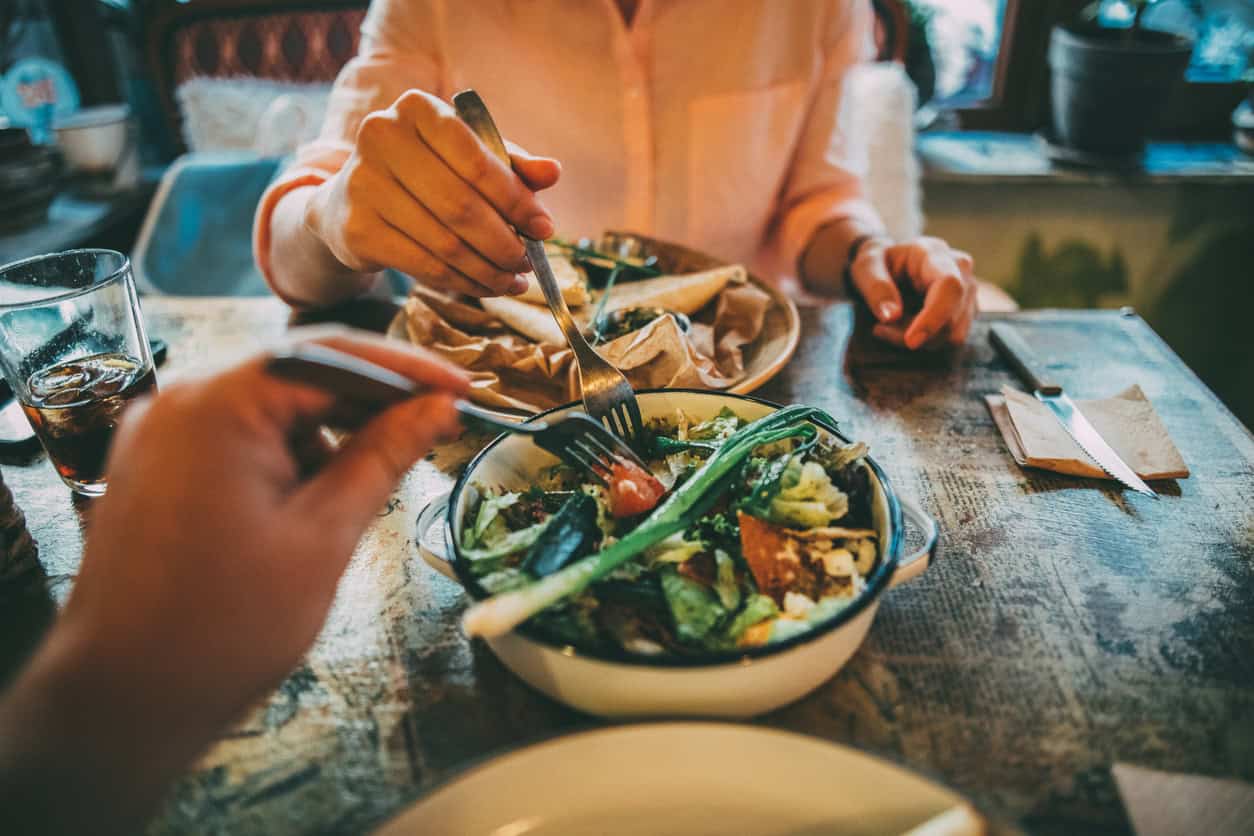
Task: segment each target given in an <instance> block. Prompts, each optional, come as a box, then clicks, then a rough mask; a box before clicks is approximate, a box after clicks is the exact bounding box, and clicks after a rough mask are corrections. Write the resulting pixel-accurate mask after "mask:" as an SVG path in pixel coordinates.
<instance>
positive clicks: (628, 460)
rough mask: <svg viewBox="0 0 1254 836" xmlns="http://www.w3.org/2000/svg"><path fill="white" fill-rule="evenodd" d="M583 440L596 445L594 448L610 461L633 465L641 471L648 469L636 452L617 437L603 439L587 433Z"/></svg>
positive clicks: (592, 433)
mask: <svg viewBox="0 0 1254 836" xmlns="http://www.w3.org/2000/svg"><path fill="white" fill-rule="evenodd" d="M585 438H586V439H587V441H588V442H589V443H591V444H594V445H596V447H597V448H598V449H599V450H600V451H601V452H602V453H603V454H604V455H606V456H609V457H610V459H611V460H612V461H616V462H619V463H621V464H634V465H636V466H637V467H639V468H641V469H642V470H648V469H649V467H648V465H646V464H645V463H644V460H642V459H641V458H640V456H638V455H636V451H635V450H633V449H631V447H630V446H629V445H628V444H627V443H626V442H624V441H623V440H622V439H620V438H618V437H617V436H614V435H611V436H604V437H603V436H600V435H598V434H596V433H594V432H591V431H589V432H588V434H587V435H586V436H585Z"/></svg>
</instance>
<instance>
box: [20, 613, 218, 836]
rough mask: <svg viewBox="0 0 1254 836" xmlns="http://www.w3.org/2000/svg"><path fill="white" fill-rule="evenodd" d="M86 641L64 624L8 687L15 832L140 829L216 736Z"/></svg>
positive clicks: (208, 726)
mask: <svg viewBox="0 0 1254 836" xmlns="http://www.w3.org/2000/svg"><path fill="white" fill-rule="evenodd" d="M83 647H85V643H82V642H76V641H75V640H74V639H73V637H72V636H70V635H68V633H67V631H65V630H62V629H60V625H58V627H57V628H54V630H53V633H52V635H50V636H49V639H48V641H46V642H45V644H44V645H43V647H42V648H41V649H40V650H39V651H38V653H37V654H36V656H35V658H34V659H33V660H32V661H31V663H30V664H29V665H28V666H27V668H26V670H24V671H23V672H22V674H21V675H20V676H19V677H18V679H17V680H16V681H15V682H14V683H13V685H12V686H11V687H10V688H9V689H8V691H7V692H6V693H4V694H2V695H0V821H3V822H5V826H6V829H8V828H11V832H13V833H23V834H42V833H49V834H51V833H102V834H109V833H136V832H140V831H141V830H142V825H143V823H144V822H145V821H146V820H147V819H148V818H149V817H150V816H151V815H152V814H153V812H154V811H155V810H156V809H157V806H158V805H159V804H160V802H161V799H162V797H163V795H164V794H165V792H166V791H167V789H168V787H169V785H170V783H171V782H172V781H173V780H174V778H176V777H177V776H178V775H179V774H180V773H181V772H182V771H183V770H184V769H186V767H187V766H188V765H189V764H190V763H191V762H192V761H193V760H194V758H195V757H196V756H197V755H198V754H199V753H200V752H201V751H202V750H203V748H204V747H205V746H206V745H207V744H208V743H209V741H210V740H211V739H212V737H213V734H214V731H215V728H216V726H215V725H214V724H213V723H210V722H207V721H206V719H205V718H203V717H196V716H194V715H189V714H186V713H183V712H180V711H179V710H178V707H177V704H178V702H179V701H178V700H177V699H176V698H173V697H172V695H170V694H167V693H160V692H158V691H156V690H155V689H151V688H149V689H147V690H148V692H147V693H145V694H143V695H142V696H140V697H139V698H137V697H136V692H137V691H140V690H145V687H144V685H143V684H142V683H138V682H133V681H127V680H128V676H127V672H126V671H125V669H121V670H119V669H118V668H117V667H116V666H115V667H114V668H113V669H110V668H109V665H107V664H106V663H104V661H103V660H101V659H99V658H92V654H90V653H85V652H84V651H83V650H82V648H83ZM180 715H182V716H180Z"/></svg>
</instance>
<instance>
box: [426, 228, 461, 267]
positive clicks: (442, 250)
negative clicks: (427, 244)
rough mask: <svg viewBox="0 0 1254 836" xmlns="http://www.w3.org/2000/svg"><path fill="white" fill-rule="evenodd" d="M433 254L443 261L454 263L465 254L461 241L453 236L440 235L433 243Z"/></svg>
mask: <svg viewBox="0 0 1254 836" xmlns="http://www.w3.org/2000/svg"><path fill="white" fill-rule="evenodd" d="M431 253H432V254H433V255H434V256H435V257H436V258H438V259H440V260H441V261H445V262H449V261H453V260H454V259H457V258H459V257H461V255H462V254H463V245H462V242H461V239H459V238H458V237H457V236H456V235H451V234H443V235H438V236H436V239H435V240H434V241H432V242H431Z"/></svg>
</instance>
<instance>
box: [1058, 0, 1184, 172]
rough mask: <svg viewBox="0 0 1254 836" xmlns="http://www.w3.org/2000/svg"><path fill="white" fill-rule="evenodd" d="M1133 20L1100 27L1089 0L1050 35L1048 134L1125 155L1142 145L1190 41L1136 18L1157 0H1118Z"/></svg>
mask: <svg viewBox="0 0 1254 836" xmlns="http://www.w3.org/2000/svg"><path fill="white" fill-rule="evenodd" d="M1125 2H1127V4H1128V5H1130V6H1132V7H1133V9H1134V18H1133V21H1132V25H1131V26H1130V27H1128V28H1124V29H1115V28H1110V27H1105V26H1102V25H1101V24H1100V22H1099V21H1098V20H1097V14H1096V7H1097V6H1098V5H1100V4H1098V3H1094V4H1092V5H1091V6H1089V7H1088V9H1086V11H1085V12H1084V13H1082V14H1081V16H1080V19H1079V20H1078V21H1076V22H1074V23H1071V24H1060V25H1058V26H1055V27H1054V29H1053V32H1052V33H1051V37H1050V43H1049V65H1050V71H1051V86H1050V93H1051V96H1052V99H1053V116H1054V141H1055V142H1058V143H1060V144H1062V145H1065V146H1068V147H1071V148H1075V149H1078V150H1081V151H1088V152H1092V153H1098V154H1107V155H1131V154H1135V153H1138V152H1139V151H1141V150H1142V148H1143V147H1144V145H1145V138H1146V136H1147V135H1148V134H1149V132H1150V130H1151V129H1152V128H1153V125H1154V122H1155V119H1156V118H1157V116H1158V114H1159V112H1160V111H1161V110H1162V107H1163V104H1164V103H1165V102H1166V100H1167V97H1168V95H1169V94H1170V92H1171V89H1172V88H1173V87H1174V86H1175V85H1176V84H1177V83H1178V82H1179V81H1180V80H1181V79H1183V78H1184V71H1185V68H1186V67H1187V66H1188V64H1189V56H1190V55H1191V54H1192V52H1193V43H1192V41H1190V40H1189V39H1188V38H1186V37H1183V36H1181V35H1178V34H1174V33H1171V32H1161V31H1157V30H1154V29H1147V28H1145V27H1144V26H1143V25H1142V21H1143V19H1144V16H1145V12H1146V10H1147V9H1148V8H1149V7H1150V6H1153V5H1155V4H1156V3H1158V2H1160V0H1125Z"/></svg>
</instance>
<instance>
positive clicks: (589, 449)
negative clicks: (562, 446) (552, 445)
mask: <svg viewBox="0 0 1254 836" xmlns="http://www.w3.org/2000/svg"><path fill="white" fill-rule="evenodd" d="M571 443H572V445H573V446H574V447H576V448H577V449H578V450H579V452H580V453H582V454H583V455H584V456H587V457H588V458H589V459H590V460H591V461H592V462H593V463H594V464H593V469H595V470H596V471H597V473H598V474H600V475H601V476H602V477H604V478H606V479H608V478H609V476H610V474H611V472H612V471H613V467H614V465H613V460H612V459H611V461H609V462H606V460H605V458H604V457H603V456H602V455H601V454H600V453H599V452H597V450H596V448H595V447H593V446H592V445H591V444H589V443H588V437H587V436H583V437H581V438H577V439H575V440H574V441H573V442H571Z"/></svg>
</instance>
